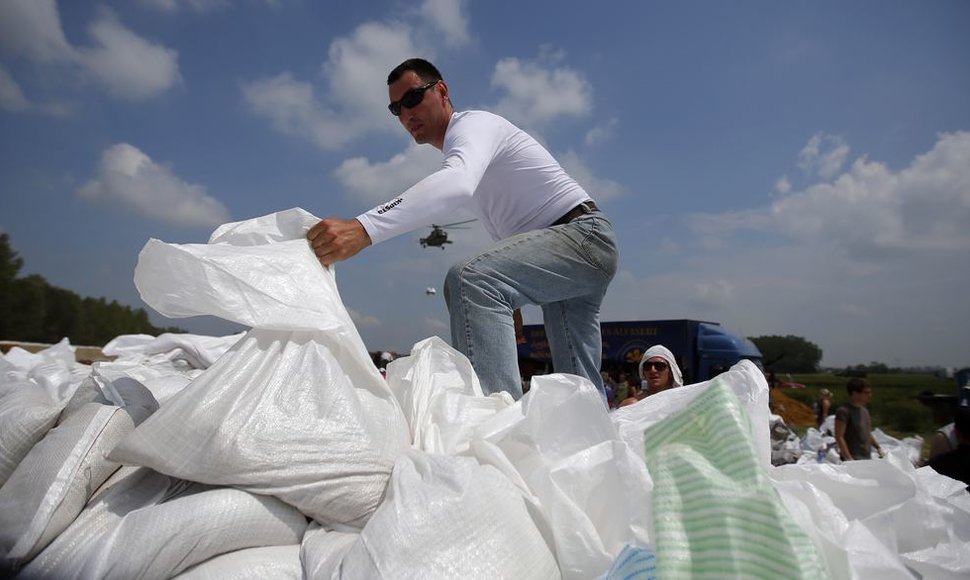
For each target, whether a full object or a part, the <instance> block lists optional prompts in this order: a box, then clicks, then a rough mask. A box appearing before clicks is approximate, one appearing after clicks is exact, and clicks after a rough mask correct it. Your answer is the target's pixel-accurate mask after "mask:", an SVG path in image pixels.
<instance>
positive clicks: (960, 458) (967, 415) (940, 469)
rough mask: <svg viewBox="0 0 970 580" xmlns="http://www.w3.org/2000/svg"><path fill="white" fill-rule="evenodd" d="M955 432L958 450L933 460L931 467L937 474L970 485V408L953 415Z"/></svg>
mask: <svg viewBox="0 0 970 580" xmlns="http://www.w3.org/2000/svg"><path fill="white" fill-rule="evenodd" d="M953 431H954V432H955V433H956V439H957V446H956V448H955V449H953V450H952V451H947V452H946V453H943V454H941V455H937V456H936V457H933V458H931V459H930V461H929V466H930V467H932V468H933V469H934V470H935V471H936V472H937V473H940V474H942V475H945V476H947V477H950V478H953V479H956V480H959V481H962V482H963V483H966V484H967V485H970V407H957V410H956V413H954V415H953ZM967 491H970V487H968V488H967Z"/></svg>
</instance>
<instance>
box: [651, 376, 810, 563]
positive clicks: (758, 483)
mask: <svg viewBox="0 0 970 580" xmlns="http://www.w3.org/2000/svg"><path fill="white" fill-rule="evenodd" d="M726 374H727V373H726ZM722 376H724V375H719V376H718V377H715V378H714V379H712V380H711V381H709V385H708V387H707V389H706V390H705V391H704V392H703V393H701V394H700V395H699V396H698V397H696V398H695V399H694V400H693V401H692V402H691V405H690V406H689V407H686V408H683V409H681V410H680V411H678V412H676V413H674V414H673V415H671V416H669V417H667V418H666V419H664V420H663V421H661V422H659V423H657V424H655V425H653V426H651V427H650V428H649V429H648V430H647V431H646V433H645V434H644V441H645V452H646V453H645V455H646V461H647V467H648V469H649V470H650V474H651V476H652V477H653V480H654V493H653V510H654V526H655V533H656V553H657V576H658V577H660V578H668V577H670V578H674V577H694V576H700V575H707V574H711V573H714V572H716V573H718V574H719V575H721V576H723V577H732V578H752V577H778V578H825V577H827V575H828V574H827V570H826V566H825V563H824V560H823V558H822V556H821V554H819V552H818V551H817V548H816V546H815V544H814V543H813V542H812V540H811V538H810V537H809V536H808V535H807V534H806V533H805V532H804V530H803V529H802V528H801V527H799V526H798V525H797V523H796V522H795V520H794V518H793V517H792V516H791V514H790V513H789V512H788V510H787V509H786V507H785V505H784V504H783V503H782V501H781V500H780V498H779V497H778V494H777V493H776V492H775V490H774V489H773V488H772V486H771V483H770V481H769V479H768V477H767V473H766V471H767V469H768V468H766V467H764V466H762V465H760V463H759V461H760V458H759V457H758V454H757V453H756V452H755V447H754V438H753V436H752V432H751V422H750V420H749V418H748V417H747V414H746V412H745V410H744V407H743V406H742V405H741V404H740V402H739V401H738V399H737V397H736V396H735V395H734V393H733V391H732V389H731V388H730V387H729V386H728V384H729V381H731V379H732V378H733V377H730V376H728V377H725V379H726V380H724V381H722V380H719V379H720V377H722ZM748 379H749V380H750V376H749V377H748Z"/></svg>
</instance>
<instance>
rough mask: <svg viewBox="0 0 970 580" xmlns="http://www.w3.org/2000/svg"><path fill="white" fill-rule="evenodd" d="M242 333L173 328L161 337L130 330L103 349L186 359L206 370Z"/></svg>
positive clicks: (123, 356)
mask: <svg viewBox="0 0 970 580" xmlns="http://www.w3.org/2000/svg"><path fill="white" fill-rule="evenodd" d="M242 337H243V333H241V332H240V333H238V334H232V335H228V336H206V335H201V334H190V333H170V332H167V333H164V334H160V335H158V337H154V336H150V335H147V334H129V335H124V336H119V337H116V338H115V339H114V340H112V341H110V342H109V343H108V344H106V345H105V346H104V348H103V349H102V351H103V352H104V353H105V354H106V355H108V356H115V357H118V360H135V361H140V362H144V361H146V360H152V361H153V362H156V361H160V360H171V361H185V362H186V363H187V364H189V366H191V367H192V368H194V369H202V370H205V369H207V368H209V367H210V366H212V364H213V363H215V362H216V361H217V360H219V357H221V356H222V355H224V354H225V353H226V352H227V351H228V350H229V349H230V348H232V345H234V344H236V343H237V342H239V339H240V338H242ZM156 355H163V356H160V357H159V356H156Z"/></svg>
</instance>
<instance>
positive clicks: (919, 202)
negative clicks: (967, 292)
mask: <svg viewBox="0 0 970 580" xmlns="http://www.w3.org/2000/svg"><path fill="white" fill-rule="evenodd" d="M772 213H773V215H774V216H775V219H776V221H777V222H778V223H785V224H787V226H788V231H789V232H790V233H791V234H792V235H793V236H795V237H797V238H798V239H800V240H803V241H808V242H815V243H821V244H825V245H830V246H835V247H836V248H838V249H840V250H842V251H845V252H846V253H847V254H848V255H850V256H852V257H854V258H856V259H859V260H872V259H879V258H882V257H885V256H890V255H899V253H900V252H919V251H924V250H970V230H968V229H967V227H966V224H967V223H970V133H967V132H957V133H949V134H942V135H940V137H939V140H938V141H937V143H936V144H935V145H934V147H933V149H932V150H931V151H929V152H927V153H925V154H923V155H920V156H918V157H916V159H914V161H913V163H912V164H911V165H910V166H909V167H907V168H906V169H903V170H902V171H899V172H893V171H892V170H891V169H889V168H888V167H886V166H885V165H883V164H881V163H877V162H871V161H868V160H867V159H865V158H860V159H857V160H856V161H855V162H853V164H852V166H851V168H850V170H849V171H848V172H846V173H844V174H842V175H840V176H839V177H838V178H836V179H835V180H834V181H833V182H832V183H820V184H816V185H813V186H811V187H809V188H807V189H805V190H804V191H801V192H797V193H795V194H792V195H789V196H786V197H784V198H782V199H779V200H778V201H776V202H775V204H774V205H773V207H772Z"/></svg>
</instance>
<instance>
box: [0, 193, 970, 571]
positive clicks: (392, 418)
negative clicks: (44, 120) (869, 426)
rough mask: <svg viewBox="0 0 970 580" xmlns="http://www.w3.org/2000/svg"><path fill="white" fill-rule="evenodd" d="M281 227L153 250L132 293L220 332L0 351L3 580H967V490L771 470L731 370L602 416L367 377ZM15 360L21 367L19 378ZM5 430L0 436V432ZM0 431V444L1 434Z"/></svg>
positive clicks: (347, 331)
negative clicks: (84, 358)
mask: <svg viewBox="0 0 970 580" xmlns="http://www.w3.org/2000/svg"><path fill="white" fill-rule="evenodd" d="M315 222H316V218H314V217H313V216H311V215H309V214H307V213H306V212H303V211H301V210H291V211H289V212H282V213H280V214H274V215H272V216H266V217H264V218H259V219H256V220H250V221H247V222H239V223H235V224H228V225H226V226H223V227H222V228H219V229H218V230H217V231H216V232H215V233H214V234H213V237H212V239H211V240H210V243H209V244H204V245H185V246H179V245H171V244H163V243H161V242H157V241H151V242H149V244H148V245H146V247H145V249H144V250H143V253H142V256H141V258H140V260H139V266H138V269H137V270H136V283H137V285H138V287H139V289H140V291H141V292H142V296H143V298H144V299H145V301H146V302H147V303H148V304H150V305H151V306H152V307H153V308H155V309H156V310H159V311H160V312H162V313H163V314H166V315H169V316H195V315H199V314H214V315H218V316H221V317H223V318H226V319H229V320H234V321H236V322H239V323H241V324H244V325H247V326H250V327H252V330H251V331H249V332H247V333H245V334H244V335H236V336H233V337H221V338H216V337H192V336H181V335H166V336H163V337H158V338H155V337H145V336H129V337H119V338H118V339H117V340H116V341H113V343H112V344H111V345H109V347H110V348H109V347H106V349H108V350H111V351H112V352H113V353H114V355H115V356H118V357H119V358H118V359H117V360H115V361H113V362H99V363H95V365H93V366H91V367H85V366H84V365H76V363H74V362H73V359H70V360H68V356H67V355H68V353H69V352H70V348H69V345H67V344H66V343H64V344H61V345H58V346H57V347H54V348H53V349H51V352H49V353H41V354H40V355H37V357H38V358H30V357H26V356H24V354H23V353H16V352H15V353H13V354H12V355H6V356H4V357H0V372H2V373H3V375H2V379H0V419H2V420H3V423H0V424H2V425H3V427H4V428H3V430H2V436H0V451H2V458H0V475H4V474H6V475H5V477H4V480H5V483H4V484H3V487H0V560H2V566H3V567H4V571H7V572H10V573H15V574H18V575H19V576H20V577H23V578H167V577H175V576H179V577H184V578H226V577H232V578H268V577H274V578H340V577H346V578H372V577H373V578H423V579H427V578H455V577H487V578H568V579H587V578H599V577H603V578H654V577H661V578H662V577H669V576H702V575H707V576H718V577H724V576H742V577H749V576H771V577H785V578H789V577H792V578H824V577H857V578H886V577H917V574H919V575H925V576H927V577H948V576H952V577H965V576H966V575H967V573H970V562H968V561H967V556H966V555H965V554H967V553H968V551H967V550H966V549H965V548H966V544H967V542H968V541H970V500H968V498H970V496H968V495H967V494H966V493H965V492H964V491H963V487H961V486H960V485H959V484H957V483H956V482H953V480H950V479H948V478H945V477H943V476H939V475H937V474H936V473H935V472H932V471H928V470H927V469H926V468H923V469H919V470H916V469H915V468H913V466H912V464H911V463H910V462H909V461H908V460H907V459H906V458H905V457H904V454H903V453H902V452H900V453H898V454H891V455H890V457H889V458H888V459H886V460H873V461H866V462H855V463H853V464H846V465H820V464H818V463H814V462H813V463H811V464H803V465H787V466H784V467H772V465H771V463H772V441H771V435H770V432H769V412H768V388H767V384H766V383H765V380H764V376H763V373H762V372H761V371H760V370H759V369H758V368H756V367H755V366H754V365H753V364H752V363H750V362H742V363H740V364H738V365H737V366H735V367H734V368H732V369H731V370H730V371H728V372H726V373H723V374H722V375H719V376H718V377H717V378H716V379H714V380H712V381H710V382H707V383H699V384H695V385H688V386H685V387H682V388H678V389H673V390H670V391H665V392H663V393H660V394H658V395H655V396H653V397H650V398H648V399H645V400H643V401H641V402H639V403H637V404H635V405H631V406H628V407H624V408H621V409H619V410H616V411H614V412H612V413H611V412H609V411H608V410H607V409H606V408H605V406H604V405H603V403H602V399H601V397H600V396H599V394H598V392H597V391H596V389H595V388H594V387H593V386H592V385H591V384H590V383H589V382H588V381H585V380H584V379H581V378H579V377H575V376H569V375H548V376H540V377H534V378H533V381H532V385H531V389H530V391H529V393H528V394H527V395H526V396H525V397H523V398H522V399H521V400H520V401H513V400H512V399H511V398H510V397H509V396H507V395H505V394H495V395H491V396H488V397H485V396H483V394H482V390H481V387H480V384H479V381H478V377H476V376H475V373H474V371H473V370H472V368H471V366H470V364H469V363H468V360H467V359H466V358H465V357H464V356H462V355H461V354H460V353H458V352H456V351H455V350H454V349H452V348H451V347H449V346H448V345H447V344H445V343H444V342H443V341H441V340H440V339H437V338H430V339H427V340H424V341H421V342H419V343H418V344H416V345H415V346H414V348H413V350H412V352H411V354H410V355H409V356H406V357H402V358H399V359H397V360H395V361H393V362H392V363H390V364H389V365H388V367H387V377H386V379H385V378H384V377H382V376H381V375H380V374H379V373H378V372H377V370H376V368H375V367H374V365H373V362H372V361H371V360H370V357H369V356H368V354H367V351H366V349H365V348H364V345H363V343H362V341H361V340H360V337H359V335H358V334H357V331H356V329H355V328H354V325H353V323H352V322H351V320H350V317H349V315H348V314H347V311H346V310H345V309H344V307H343V304H342V301H341V300H340V297H339V293H338V292H337V286H336V280H335V278H334V274H333V271H332V270H326V269H323V268H322V267H320V265H319V264H318V262H317V261H316V258H315V257H314V256H313V254H312V252H311V251H310V250H309V248H308V247H307V244H306V242H305V239H304V238H303V235H304V232H305V231H306V228H307V227H309V226H310V225H312V224H313V223H315ZM28 359H29V360H28ZM8 425H10V426H11V428H10V429H8V428H7V426H8ZM14 426H15V428H14Z"/></svg>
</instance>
